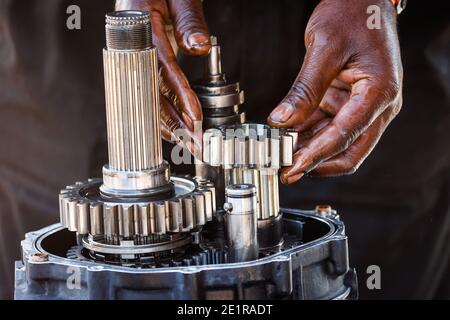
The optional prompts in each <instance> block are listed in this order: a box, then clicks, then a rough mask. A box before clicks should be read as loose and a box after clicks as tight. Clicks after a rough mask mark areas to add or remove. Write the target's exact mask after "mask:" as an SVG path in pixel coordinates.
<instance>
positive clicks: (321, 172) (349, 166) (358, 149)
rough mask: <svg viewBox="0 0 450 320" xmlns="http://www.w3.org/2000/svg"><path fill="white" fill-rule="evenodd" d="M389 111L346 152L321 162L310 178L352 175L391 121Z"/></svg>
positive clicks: (391, 117)
mask: <svg viewBox="0 0 450 320" xmlns="http://www.w3.org/2000/svg"><path fill="white" fill-rule="evenodd" d="M392 115H393V113H392V112H391V110H386V111H385V112H384V113H383V114H382V115H380V116H379V117H378V118H377V119H376V120H375V121H374V122H373V123H372V125H371V126H370V127H369V128H368V129H367V130H366V131H365V132H364V133H363V134H361V136H360V137H359V138H358V139H357V140H356V141H355V143H353V144H352V145H351V146H350V147H349V148H348V149H347V150H345V151H344V152H342V153H340V154H338V155H337V156H335V157H333V158H331V159H329V160H327V161H324V162H322V163H321V164H319V165H318V166H317V167H316V168H315V169H314V170H313V171H311V172H310V173H309V175H311V176H317V177H330V176H341V175H347V174H353V173H354V172H355V171H356V170H357V169H358V168H359V166H360V165H361V163H362V162H363V161H364V160H365V159H366V158H367V156H368V155H369V154H370V153H371V152H372V150H373V148H374V147H375V145H376V144H377V143H378V140H379V139H380V137H381V135H382V134H383V132H384V130H385V129H386V127H387V126H388V125H389V123H390V122H391V121H392V119H393V116H392Z"/></svg>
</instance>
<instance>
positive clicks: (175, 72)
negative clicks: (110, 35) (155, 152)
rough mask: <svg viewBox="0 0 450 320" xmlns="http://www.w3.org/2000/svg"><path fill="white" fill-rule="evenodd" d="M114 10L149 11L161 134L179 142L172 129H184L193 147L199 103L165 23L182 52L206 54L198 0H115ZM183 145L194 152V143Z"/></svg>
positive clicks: (207, 44)
mask: <svg viewBox="0 0 450 320" xmlns="http://www.w3.org/2000/svg"><path fill="white" fill-rule="evenodd" d="M116 10H143V11H149V12H150V19H151V23H152V37H153V43H154V45H155V47H156V49H157V52H158V59H159V65H160V92H161V126H162V128H161V133H162V136H163V138H164V139H165V140H167V141H172V142H174V141H175V142H177V143H181V141H180V140H179V137H177V136H175V135H174V133H173V132H174V131H175V130H177V129H186V133H187V134H188V135H189V136H190V138H191V139H192V140H193V141H194V143H195V144H196V145H197V147H198V146H200V145H201V137H197V136H196V135H194V124H195V123H200V122H201V121H202V109H201V105H200V102H199V100H198V98H197V96H196V94H195V93H194V91H192V89H191V87H190V86H189V82H188V80H187V79H186V76H185V75H184V74H183V71H181V69H180V67H179V66H178V64H177V58H176V54H175V52H174V49H173V48H172V45H171V41H170V40H171V39H170V38H169V35H168V33H167V32H166V27H168V26H169V24H170V23H172V24H173V27H174V35H175V41H176V44H177V45H178V47H180V48H181V49H182V50H183V51H184V52H185V53H187V54H190V55H194V56H201V55H206V54H208V52H209V50H210V49H211V44H210V40H209V35H208V28H207V26H206V22H205V18H204V16H203V8H202V3H201V0H167V1H166V0H117V1H116ZM197 134H198V133H197ZM200 136H201V132H200ZM186 146H187V147H188V148H189V150H190V151H191V153H192V154H194V152H195V150H194V145H193V144H190V143H188V144H187V145H186Z"/></svg>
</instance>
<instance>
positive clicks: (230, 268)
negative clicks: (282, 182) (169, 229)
mask: <svg viewBox="0 0 450 320" xmlns="http://www.w3.org/2000/svg"><path fill="white" fill-rule="evenodd" d="M281 211H282V212H283V218H282V219H283V225H284V228H283V229H284V233H285V235H286V236H285V239H286V243H285V244H284V245H283V248H282V249H281V250H280V251H277V252H267V253H266V254H265V255H264V256H263V257H261V258H260V259H258V260H256V261H248V262H240V263H230V262H225V263H224V262H220V261H221V260H220V259H216V260H213V255H212V254H211V253H208V252H203V254H202V255H201V256H202V258H200V254H199V253H195V254H194V256H196V258H195V259H192V260H190V259H191V258H190V257H191V256H187V257H186V259H187V260H189V261H186V262H183V261H184V260H183V258H179V259H178V260H177V261H178V262H176V261H174V262H172V260H170V261H167V262H166V263H165V264H164V265H161V266H160V267H159V268H136V267H134V266H124V265H122V264H119V265H114V264H109V263H102V262H99V261H96V260H91V259H87V258H85V257H84V256H83V255H82V254H81V252H80V251H79V250H81V249H80V248H79V249H78V251H76V252H74V249H73V248H74V246H75V245H76V237H75V235H74V234H73V233H71V232H68V231H67V230H66V229H65V228H63V227H62V226H61V225H59V224H56V225H52V226H49V227H46V228H44V229H42V230H39V231H34V232H30V233H28V234H27V235H26V237H25V240H24V241H22V254H23V258H22V261H18V262H16V274H15V279H16V280H15V281H16V282H15V283H16V286H15V299H75V300H78V299H163V300H164V299H229V300H235V299H255V300H258V299H293V300H303V299H306V300H311V299H356V298H357V281H356V273H355V271H354V269H352V268H350V267H349V263H348V249H347V237H346V236H345V228H344V224H343V223H342V222H341V221H339V220H335V219H332V218H328V217H322V216H318V215H317V214H316V212H315V211H299V210H292V209H281ZM291 238H294V239H298V240H299V241H300V242H298V240H296V241H293V242H291V241H290V239H291ZM69 251H70V252H71V254H70V255H71V258H70V259H69V258H66V257H65V254H66V252H69ZM212 251H213V250H210V252H212ZM215 252H217V251H215ZM219 252H220V250H219ZM208 254H209V255H210V256H211V258H207V257H208ZM35 256H36V257H41V256H42V257H45V259H43V258H39V259H35V258H34V257H35ZM215 256H218V258H220V255H218V254H215ZM202 259H204V261H207V259H209V263H208V264H206V263H201V261H203V260H202ZM214 261H216V263H215V262H214ZM222 261H224V260H222ZM196 263H198V264H196ZM68 268H70V269H68ZM68 270H77V275H79V279H80V281H79V285H80V286H79V288H77V290H73V289H72V288H71V287H69V286H67V281H66V280H67V277H68ZM78 271H79V272H78ZM125 283H126V288H124V286H123V285H121V284H125Z"/></svg>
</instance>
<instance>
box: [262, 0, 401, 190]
mask: <svg viewBox="0 0 450 320" xmlns="http://www.w3.org/2000/svg"><path fill="white" fill-rule="evenodd" d="M370 5H377V6H378V7H379V8H380V9H381V10H380V12H381V24H380V27H381V28H380V29H369V28H368V26H367V19H368V18H369V16H370V14H368V13H367V8H368V7H369V6H370ZM396 24H397V14H396V11H395V9H394V6H393V5H392V3H391V2H390V1H388V0H340V1H336V0H322V1H321V2H320V3H319V4H318V6H317V7H316V9H315V10H314V12H313V14H312V16H311V18H310V20H309V22H308V25H307V28H306V31H305V46H306V54H305V57H304V60H303V65H302V68H301V70H300V72H299V74H298V76H297V79H296V80H295V82H294V84H293V86H292V88H291V89H290V91H289V93H288V94H287V96H286V97H285V98H284V99H283V100H282V102H281V103H280V104H279V105H278V106H277V107H276V108H275V109H274V110H273V111H272V113H271V114H270V116H269V118H268V122H269V124H271V125H274V126H279V127H295V128H296V129H297V130H298V131H299V144H298V145H297V149H298V150H297V151H296V153H295V155H294V165H293V166H291V167H287V168H284V169H283V171H282V173H281V180H282V182H284V183H288V184H290V183H294V182H295V181H297V180H299V179H300V178H301V177H302V176H304V175H305V174H309V175H312V176H337V175H345V174H351V173H353V172H355V170H356V169H357V168H358V167H359V166H360V165H361V163H362V162H363V161H364V159H365V158H366V157H367V156H368V155H369V153H370V152H371V151H372V149H373V148H374V146H375V145H376V144H377V142H378V140H379V139H380V136H381V135H382V134H383V132H384V130H385V129H386V127H387V126H388V125H389V123H390V122H391V121H392V119H393V118H394V117H395V116H396V115H397V113H398V112H399V111H400V108H401V105H402V80H403V69H402V63H401V57H400V49H399V43H398V37H397V25H396Z"/></svg>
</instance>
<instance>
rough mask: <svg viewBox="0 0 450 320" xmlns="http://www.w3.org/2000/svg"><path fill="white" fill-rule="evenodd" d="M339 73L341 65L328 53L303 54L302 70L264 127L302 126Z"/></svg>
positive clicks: (313, 48)
mask: <svg viewBox="0 0 450 320" xmlns="http://www.w3.org/2000/svg"><path fill="white" fill-rule="evenodd" d="M340 69H341V62H340V60H339V59H338V58H337V57H336V54H335V53H334V52H333V50H332V49H330V48H327V47H324V46H322V45H321V46H315V45H314V41H312V43H311V44H310V45H309V46H308V49H307V50H306V54H305V59H304V61H303V65H302V68H301V70H300V72H299V74H298V76H297V78H296V79H295V81H294V84H293V85H292V87H291V89H290V90H289V92H288V94H287V95H286V97H285V98H284V99H283V100H282V101H281V103H280V104H279V105H278V106H277V107H276V108H275V109H274V110H273V111H272V113H271V114H270V116H269V118H268V119H267V120H268V123H269V124H270V125H273V126H279V127H292V126H295V125H297V124H299V123H301V122H303V121H304V120H305V119H306V118H307V117H308V116H310V115H311V114H312V113H313V112H314V110H316V109H317V108H318V106H319V104H320V101H321V100H322V98H323V96H324V94H325V92H326V90H327V89H328V87H329V86H330V84H331V82H332V81H333V79H334V78H336V77H337V76H338V74H339V72H340Z"/></svg>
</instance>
